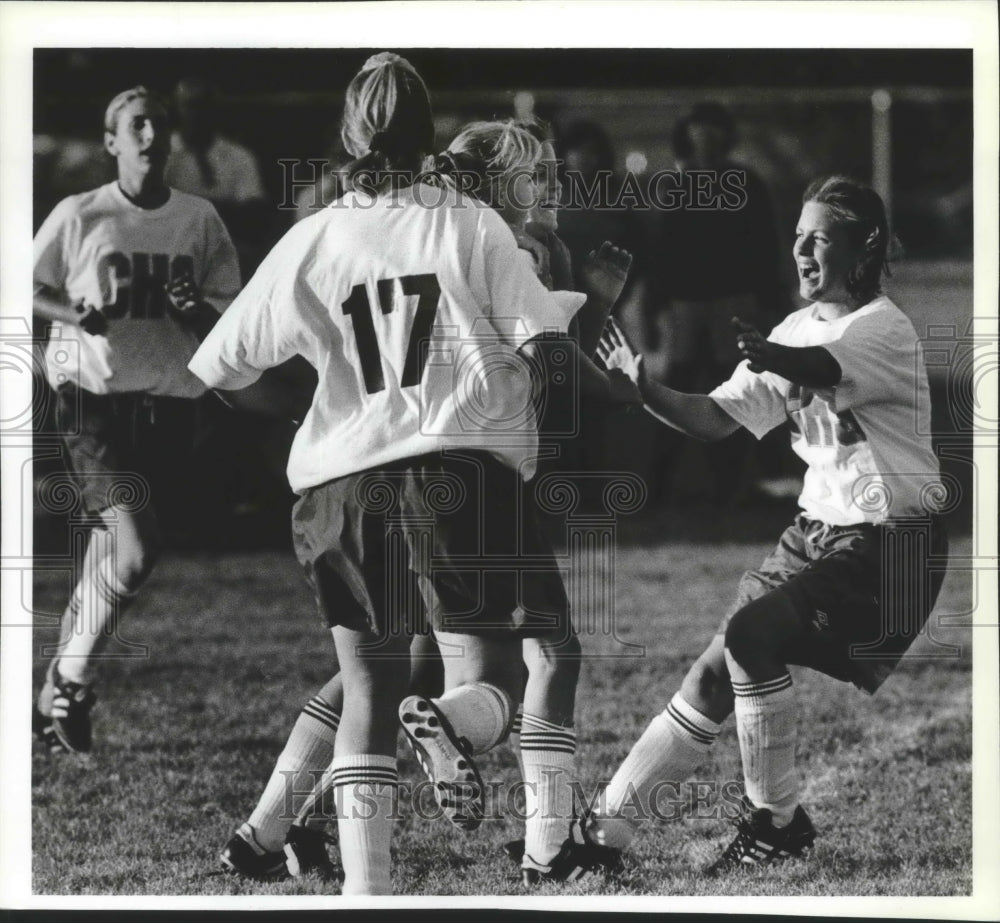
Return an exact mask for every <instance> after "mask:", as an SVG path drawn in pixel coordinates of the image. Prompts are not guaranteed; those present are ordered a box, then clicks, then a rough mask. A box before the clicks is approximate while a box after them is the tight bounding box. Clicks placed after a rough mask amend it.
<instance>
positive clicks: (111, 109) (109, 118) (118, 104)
mask: <svg viewBox="0 0 1000 923" xmlns="http://www.w3.org/2000/svg"><path fill="white" fill-rule="evenodd" d="M133 99H151V100H153V102H155V103H158V104H159V105H160V106H161V107H162V108H163V110H164V112H165V111H166V109H167V105H166V103H165V102H164V101H163V100H162V99H161V98H160V97H159V95H157V94H156V93H154V92H153V91H152V90H150V89H147V88H146V87H144V86H142V85H141V84H140V85H139V86H135V87H131V88H130V89H128V90H122V91H121V93H119V94H118V95H117V96H116V97H115V98H114V99H112V100H111V102H109V103H108V108H107V109H105V110H104V130H105V131H106V132H109V133H110V134H112V135H113V134H114V133H115V132H116V131H117V130H118V114H119V113H120V112H121V111H122V109H124V108H125V107H126V106H127V105H128V104H129V103H130V102H132V100H133Z"/></svg>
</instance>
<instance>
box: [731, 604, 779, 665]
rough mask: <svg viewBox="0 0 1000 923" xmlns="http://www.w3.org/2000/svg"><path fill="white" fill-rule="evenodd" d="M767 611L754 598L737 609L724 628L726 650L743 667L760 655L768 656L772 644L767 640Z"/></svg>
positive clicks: (750, 663)
mask: <svg viewBox="0 0 1000 923" xmlns="http://www.w3.org/2000/svg"><path fill="white" fill-rule="evenodd" d="M766 616H767V613H766V610H765V609H763V608H762V607H761V605H760V601H759V600H754V601H753V602H751V603H748V604H747V605H745V606H744V607H743V608H742V609H740V610H739V612H737V613H736V614H735V615H734V616H733V617H732V618H731V619H730V620H729V625H728V626H727V628H726V650H727V651H728V652H729V656H730V657H732V658H733V660H735V661H736V662H737V663H738V664H740V665H741V666H744V667H748V666H750V665H752V664H753V663H754V662H755V661H756V660H758V659H759V658H760V657H762V656H764V657H766V656H769V655H770V654H771V653H772V652H773V647H774V645H773V644H771V643H770V641H769V632H768V630H767V617H766Z"/></svg>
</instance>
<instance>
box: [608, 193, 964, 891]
mask: <svg viewBox="0 0 1000 923" xmlns="http://www.w3.org/2000/svg"><path fill="white" fill-rule="evenodd" d="M888 236H889V230H888V224H887V221H886V214H885V207H884V205H883V203H882V200H881V199H880V198H879V196H878V195H877V194H876V193H875V192H873V191H872V190H871V189H869V188H867V187H865V186H862V185H860V184H858V183H855V182H853V181H851V180H849V179H845V178H844V177H840V176H832V177H828V178H824V179H819V180H816V181H815V182H813V183H812V184H811V185H810V186H809V188H808V189H807V190H806V192H805V195H804V197H803V207H802V213H801V217H800V218H799V224H798V228H797V230H796V234H795V245H794V248H793V255H794V257H795V262H796V265H797V267H798V274H799V293H800V294H801V296H802V297H803V298H805V299H806V300H807V301H808V302H809V305H808V306H806V307H805V308H802V309H801V310H799V311H795V312H794V313H792V314H790V315H789V316H788V317H787V318H786V319H785V320H784V321H782V322H781V323H780V324H778V326H777V327H775V329H774V330H773V331H772V333H771V335H770V336H769V337H768V338H767V339H765V338H764V337H763V336H761V334H760V333H759V332H758V331H757V330H755V329H754V328H752V327H750V326H749V325H747V324H744V323H742V322H740V321H738V320H735V321H734V322H735V324H736V327H737V329H738V334H737V336H738V345H739V348H740V351H741V352H742V354H743V356H744V357H745V360H746V361H744V362H742V363H741V364H740V365H739V366H738V367H737V369H736V371H735V372H734V373H733V375H732V377H731V378H730V379H729V381H727V382H725V383H724V384H722V385H720V386H719V387H718V388H716V389H715V390H714V391H712V392H711V394H709V395H695V394H683V393H680V392H677V391H673V390H671V389H669V388H666V387H664V386H662V385H660V384H658V383H656V382H653V381H649V380H646V379H645V378H644V376H643V374H642V364H641V357H640V356H637V355H636V354H635V353H634V352H633V351H632V350H631V348H630V347H629V346H628V345H627V343H626V342H625V339H624V337H623V336H622V334H621V332H620V331H618V330H617V328H616V329H615V330H614V331H613V332H611V333H610V334H609V335H608V336H607V337H606V339H605V340H604V342H603V343H602V346H601V348H600V353H601V356H602V357H603V359H604V361H605V363H606V364H607V365H608V366H609V367H611V368H620V369H623V370H624V371H626V372H627V373H628V374H629V375H630V376H632V377H633V380H635V381H636V383H637V384H639V386H640V389H641V390H642V392H643V395H644V397H645V401H646V407H647V409H648V410H649V411H650V412H651V413H653V414H654V415H655V416H657V417H659V418H660V419H661V420H662V421H664V422H665V423H667V424H668V425H670V426H672V427H674V428H675V429H678V430H680V431H681V432H683V433H686V434H688V435H690V436H694V437H695V438H698V439H711V440H714V439H723V438H725V437H726V436H728V435H729V434H730V433H732V432H734V431H735V430H736V429H737V427H739V426H745V427H746V428H747V429H749V430H750V431H751V432H752V433H753V434H754V435H755V436H757V437H758V438H760V437H762V436H763V435H764V434H765V433H767V432H768V431H769V430H771V429H773V428H774V427H776V426H778V425H780V424H781V423H783V422H785V421H786V420H787V421H788V423H789V426H790V429H791V437H792V447H793V448H794V450H795V451H796V453H797V454H798V455H799V456H800V457H801V458H802V459H803V460H804V461H805V462H806V464H807V465H808V468H807V470H806V474H805V482H804V485H803V489H802V494H801V496H800V497H799V503H800V504H801V508H802V512H801V513H800V514H799V515H798V516H797V517H796V518H795V521H794V522H793V523H792V525H791V526H790V527H789V528H788V529H787V530H786V531H785V533H784V534H783V535H782V536H781V540H780V542H779V543H778V546H777V547H776V548H775V550H774V552H772V554H771V555H770V556H769V557H768V558H767V559H766V560H765V561H764V562H763V564H762V565H761V566H760V568H758V569H757V570H753V571H748V572H747V573H746V574H744V576H743V578H742V580H741V581H740V585H739V588H738V590H737V594H736V600H735V602H734V603H733V605H732V607H731V608H730V610H729V612H728V613H727V614H726V616H725V618H723V620H722V624H721V625H720V627H719V632H718V633H717V634H716V635H715V637H714V638H713V640H712V642H711V643H710V644H709V646H708V648H707V650H706V651H705V652H704V653H703V654H702V655H701V657H699V659H698V660H697V661H696V663H695V664H694V666H693V667H692V668H691V669H690V670H689V671H688V674H687V676H686V677H685V678H684V681H683V682H682V684H681V688H680V690H679V691H678V692H677V694H676V695H675V696H674V697H673V699H672V700H671V702H670V704H669V705H668V706H667V709H666V711H664V712H663V713H662V714H660V715H658V716H657V717H656V718H654V719H653V721H652V723H651V724H650V725H649V727H648V728H647V730H646V732H645V733H644V734H643V736H642V737H641V738H640V739H639V741H638V743H636V745H635V746H634V747H633V748H632V751H631V752H630V753H629V755H628V756H627V757H626V759H625V762H624V763H623V764H622V765H621V767H620V768H619V769H618V771H617V772H616V773H615V776H614V778H613V779H612V780H611V783H610V786H609V788H608V790H607V804H606V807H605V808H602V809H601V810H600V811H599V813H598V815H597V816H594V817H592V818H591V819H590V824H589V827H588V829H589V831H590V833H591V834H592V835H593V836H594V837H595V838H596V839H597V840H598V842H600V843H602V844H603V845H605V846H608V847H612V848H615V849H624V848H625V847H627V846H628V845H629V844H630V843H631V841H632V839H633V836H634V835H635V832H636V817H635V815H634V813H633V811H632V810H631V809H629V808H627V807H626V805H627V804H629V803H630V802H632V801H633V799H637V804H638V806H641V809H642V810H643V811H645V810H646V809H648V807H649V805H648V802H649V798H650V796H651V794H652V792H653V791H654V789H655V787H656V785H657V783H658V782H661V781H669V782H671V783H674V784H677V783H680V782H682V781H683V780H685V779H686V778H688V776H689V775H690V774H691V773H692V771H693V770H694V769H695V768H696V767H697V766H698V765H699V764H701V763H703V762H704V760H705V757H706V753H707V751H708V749H709V747H710V746H711V744H712V742H713V741H714V740H715V739H716V737H717V736H718V733H719V729H720V726H721V724H722V722H723V721H724V720H725V719H726V718H727V717H728V716H729V715H730V714H731V713H732V712H733V711H735V713H736V729H737V734H738V737H739V745H740V753H741V756H742V760H743V772H744V778H745V783H746V798H745V801H744V805H743V809H744V810H743V815H742V816H741V817H740V818H739V819H738V822H737V827H738V834H737V836H736V838H735V840H734V841H733V842H732V843H731V845H730V846H729V847H728V848H727V849H726V850H725V852H724V853H723V854H722V856H721V857H720V858H719V859H718V860H717V861H716V862H714V863H713V864H712V865H711V866H709V868H708V869H707V870H706V871H707V872H708V873H710V874H719V873H723V872H727V871H729V870H733V869H737V868H745V867H748V866H754V865H761V864H765V863H769V862H772V861H775V860H780V859H785V858H788V857H790V856H801V855H803V854H804V853H805V852H806V851H807V850H808V849H809V847H811V845H812V843H813V841H814V839H815V836H816V833H815V830H814V829H813V825H812V823H811V822H810V820H809V817H808V816H807V814H806V812H805V810H804V809H803V807H802V805H801V804H800V801H799V798H800V793H801V784H800V781H799V777H798V774H797V772H796V768H795V736H796V725H797V722H798V718H799V714H798V708H797V705H796V697H795V690H794V687H793V684H792V678H791V676H790V675H789V672H788V667H787V664H789V663H794V664H800V665H803V666H808V667H811V668H813V669H815V670H819V671H820V672H822V673H825V674H827V675H828V676H832V677H834V678H835V679H839V680H844V681H849V682H852V683H854V685H856V686H858V687H859V688H860V689H863V690H864V691H865V692H868V693H869V694H874V693H875V692H876V691H877V690H878V688H879V687H880V686H881V685H882V683H883V682H884V681H885V679H886V677H888V675H889V674H890V673H891V672H892V671H893V670H894V669H895V667H896V665H897V663H898V661H899V659H900V658H901V657H902V656H903V654H904V653H905V652H906V650H907V648H908V647H909V646H910V644H911V643H912V641H913V640H914V638H916V636H917V635H918V634H919V633H920V632H921V630H922V629H923V626H924V624H925V622H926V620H927V618H928V615H929V613H930V611H931V609H932V607H933V605H934V602H935V600H936V598H937V594H938V591H939V590H940V587H941V582H942V580H943V577H944V574H943V569H942V568H940V567H937V568H929V567H928V564H929V562H930V560H931V559H932V558H934V559H936V560H937V561H943V560H944V558H945V555H946V554H947V539H946V536H945V531H944V528H943V525H942V523H941V519H940V516H939V515H938V514H937V513H936V512H935V510H936V508H937V503H938V501H940V500H941V499H942V485H941V483H940V480H939V469H938V462H937V458H936V456H935V454H934V451H933V448H932V446H931V440H930V437H929V436H925V435H920V434H918V433H917V432H916V426H915V421H916V420H917V418H918V416H919V415H921V414H922V415H924V419H927V418H928V416H927V414H928V413H929V392H928V384H927V374H926V371H925V369H924V368H923V366H922V364H921V363H920V362H919V360H918V359H917V350H918V340H917V334H916V331H915V330H914V328H913V325H912V324H911V322H910V321H909V320H908V319H907V317H906V315H904V314H903V312H902V311H900V310H899V308H898V307H896V305H895V304H893V302H892V301H891V300H890V299H889V298H888V297H886V296H885V295H883V294H882V293H881V287H880V285H881V277H882V273H883V271H884V270H885V269H886V250H887V244H888ZM633 806H634V805H633Z"/></svg>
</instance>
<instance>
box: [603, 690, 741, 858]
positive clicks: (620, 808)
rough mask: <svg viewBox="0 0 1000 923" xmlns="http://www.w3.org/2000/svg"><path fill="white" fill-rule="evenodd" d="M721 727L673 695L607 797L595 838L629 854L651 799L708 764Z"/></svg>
mask: <svg viewBox="0 0 1000 923" xmlns="http://www.w3.org/2000/svg"><path fill="white" fill-rule="evenodd" d="M721 727H722V726H721V725H719V724H716V723H715V722H714V721H710V720H709V719H708V718H706V717H705V716H704V715H703V714H701V712H699V711H698V710H697V709H695V708H692V707H691V706H690V705H689V704H688V703H687V702H686V701H685V700H684V698H683V697H682V696H681V694H680V692H677V693H675V694H674V697H673V698H672V699H671V700H670V704H669V705H667V707H666V709H664V710H663V711H662V712H661V713H660V714H658V715H657V716H656V717H655V718H654V719H653V720H652V721H651V722H650V723H649V727H647V728H646V730H645V732H644V733H643V735H642V737H640V738H639V739H638V740H637V741H636V743H635V745H634V746H633V747H632V749H631V750H630V751H629V754H628V756H626V757H625V760H624V762H623V763H622V764H621V766H619V767H618V771H617V772H616V773H615V774H614V777H613V778H612V779H611V782H610V784H609V785H608V788H607V792H606V793H605V798H606V806H605V807H604V808H603V810H602V811H601V813H600V814H599V815H598V816H597V817H596V818H595V821H594V826H593V828H592V830H591V835H592V836H593V837H594V840H595V841H596V842H597V843H600V844H601V845H602V846H610V847H613V848H614V849H625V848H627V847H628V845H629V844H630V843H631V842H632V839H633V838H634V837H635V834H636V831H637V829H638V826H639V823H640V822H641V821H642V820H643V819H644V818H645V817H648V816H650V809H651V805H650V803H649V802H650V797H651V795H652V793H653V789H654V788H655V787H656V786H657V785H658V784H660V783H663V782H669V783H672V784H674V785H678V786H679V785H680V784H681V783H682V782H685V781H686V780H687V779H688V777H689V776H690V775H691V773H692V772H694V770H695V769H696V768H697V767H698V764H699V763H701V761H702V760H703V759H704V757H705V754H706V753H707V752H708V750H709V747H711V746H712V744H713V743H714V742H715V739H716V738H717V737H718V736H719V730H720V729H721Z"/></svg>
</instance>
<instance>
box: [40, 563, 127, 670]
mask: <svg viewBox="0 0 1000 923" xmlns="http://www.w3.org/2000/svg"><path fill="white" fill-rule="evenodd" d="M77 589H78V590H79V596H80V602H79V605H78V606H76V607H74V606H73V604H72V602H71V604H70V607H69V608H68V609H67V610H66V616H65V617H64V618H66V623H65V624H64V631H63V642H62V644H61V645H60V651H59V663H58V669H59V673H60V675H62V676H63V677H64V678H65V679H68V680H71V681H72V682H74V683H83V684H87V683H89V682H90V680H91V676H92V661H93V659H94V655H95V654H96V653H98V652H99V651H100V650H101V649H102V648H103V647H104V645H105V644H106V643H107V642H108V640H109V639H110V638H111V636H112V635H113V634H114V633H115V630H116V624H117V620H118V618H119V616H120V615H121V614H122V613H123V612H124V611H125V610H126V609H127V608H128V606H129V605H130V604H131V602H132V601H133V600H134V599H135V596H136V593H135V591H134V590H129V589H128V588H127V587H125V586H124V585H123V584H122V583H121V582H120V581H119V580H118V576H117V575H116V574H115V569H114V560H113V556H108V557H105V558H104V559H103V560H102V561H100V563H99V564H98V565H97V566H96V567H94V568H93V569H92V570H90V571H86V570H85V571H84V574H83V576H82V577H81V578H80V582H79V584H78V586H77ZM75 595H76V591H74V596H75ZM67 629H68V630H67Z"/></svg>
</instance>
